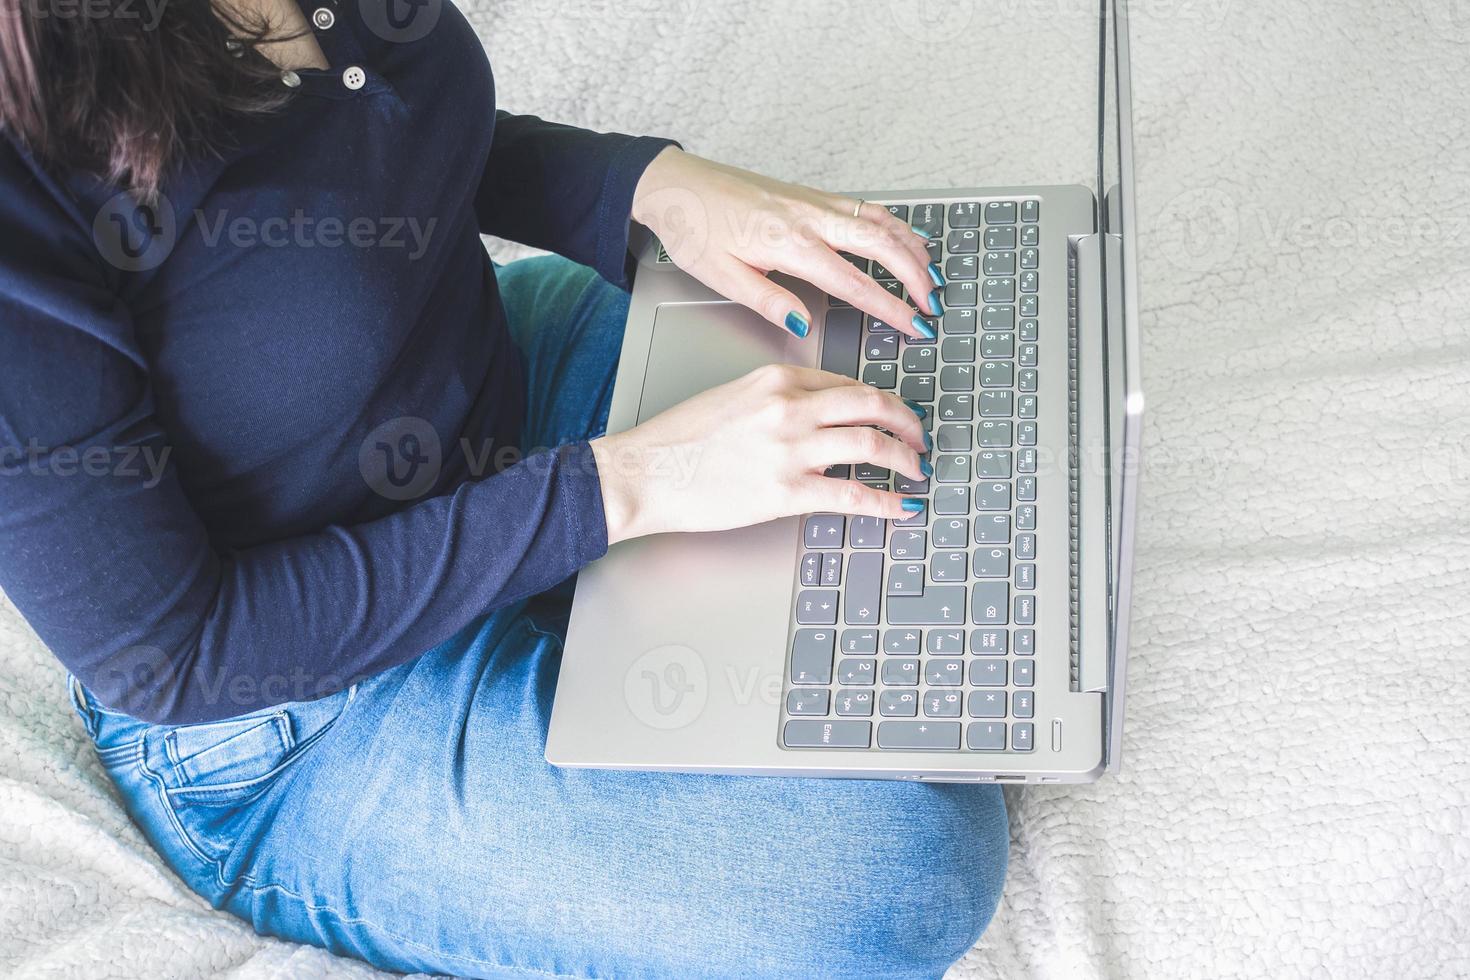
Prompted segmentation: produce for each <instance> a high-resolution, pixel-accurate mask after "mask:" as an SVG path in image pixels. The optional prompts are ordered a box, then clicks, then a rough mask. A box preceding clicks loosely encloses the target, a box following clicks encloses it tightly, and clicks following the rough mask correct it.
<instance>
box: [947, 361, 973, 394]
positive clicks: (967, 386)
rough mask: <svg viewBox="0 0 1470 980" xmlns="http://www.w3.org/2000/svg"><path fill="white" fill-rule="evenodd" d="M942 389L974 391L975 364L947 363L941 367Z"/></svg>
mask: <svg viewBox="0 0 1470 980" xmlns="http://www.w3.org/2000/svg"><path fill="white" fill-rule="evenodd" d="M939 390H940V391H974V390H975V365H973V364H946V365H945V366H944V367H942V368H940V369H939Z"/></svg>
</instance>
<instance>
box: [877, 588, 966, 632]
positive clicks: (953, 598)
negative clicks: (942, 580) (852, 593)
mask: <svg viewBox="0 0 1470 980" xmlns="http://www.w3.org/2000/svg"><path fill="white" fill-rule="evenodd" d="M888 621H889V622H890V623H894V624H900V625H905V626H910V625H911V626H926V625H928V626H958V625H962V624H963V623H964V621H965V586H963V585H932V586H930V587H929V588H927V589H925V590H924V594H923V595H921V596H895V597H894V598H892V599H890V600H888Z"/></svg>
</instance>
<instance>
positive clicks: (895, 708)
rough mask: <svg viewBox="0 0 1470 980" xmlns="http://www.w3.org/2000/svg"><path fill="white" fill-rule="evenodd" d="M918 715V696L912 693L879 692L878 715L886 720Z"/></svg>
mask: <svg viewBox="0 0 1470 980" xmlns="http://www.w3.org/2000/svg"><path fill="white" fill-rule="evenodd" d="M918 713H919V696H918V695H917V694H915V693H914V692H913V691H881V692H879V694H878V714H880V715H883V716H884V717H886V718H912V717H914V716H915V715H917V714H918Z"/></svg>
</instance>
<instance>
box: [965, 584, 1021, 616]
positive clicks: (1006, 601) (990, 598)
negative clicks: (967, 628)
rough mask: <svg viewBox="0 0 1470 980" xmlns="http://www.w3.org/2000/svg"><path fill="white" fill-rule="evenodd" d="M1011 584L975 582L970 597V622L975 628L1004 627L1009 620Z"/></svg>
mask: <svg viewBox="0 0 1470 980" xmlns="http://www.w3.org/2000/svg"><path fill="white" fill-rule="evenodd" d="M1010 604H1011V584H1010V583H1009V582H1006V581H1000V582H990V581H986V582H976V583H975V587H974V589H973V591H972V594H971V597H970V621H971V622H973V623H974V624H975V625H976V626H1005V625H1007V624H1008V622H1009V620H1010Z"/></svg>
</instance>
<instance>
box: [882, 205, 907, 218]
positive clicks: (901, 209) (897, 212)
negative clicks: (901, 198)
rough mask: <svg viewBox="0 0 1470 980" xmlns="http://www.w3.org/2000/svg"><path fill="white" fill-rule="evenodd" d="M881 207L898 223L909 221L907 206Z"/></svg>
mask: <svg viewBox="0 0 1470 980" xmlns="http://www.w3.org/2000/svg"><path fill="white" fill-rule="evenodd" d="M883 206H884V207H886V208H887V209H888V213H889V214H891V215H893V216H894V217H895V218H897V219H898V220H899V221H907V220H909V206H908V205H907V204H885V205H883Z"/></svg>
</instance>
